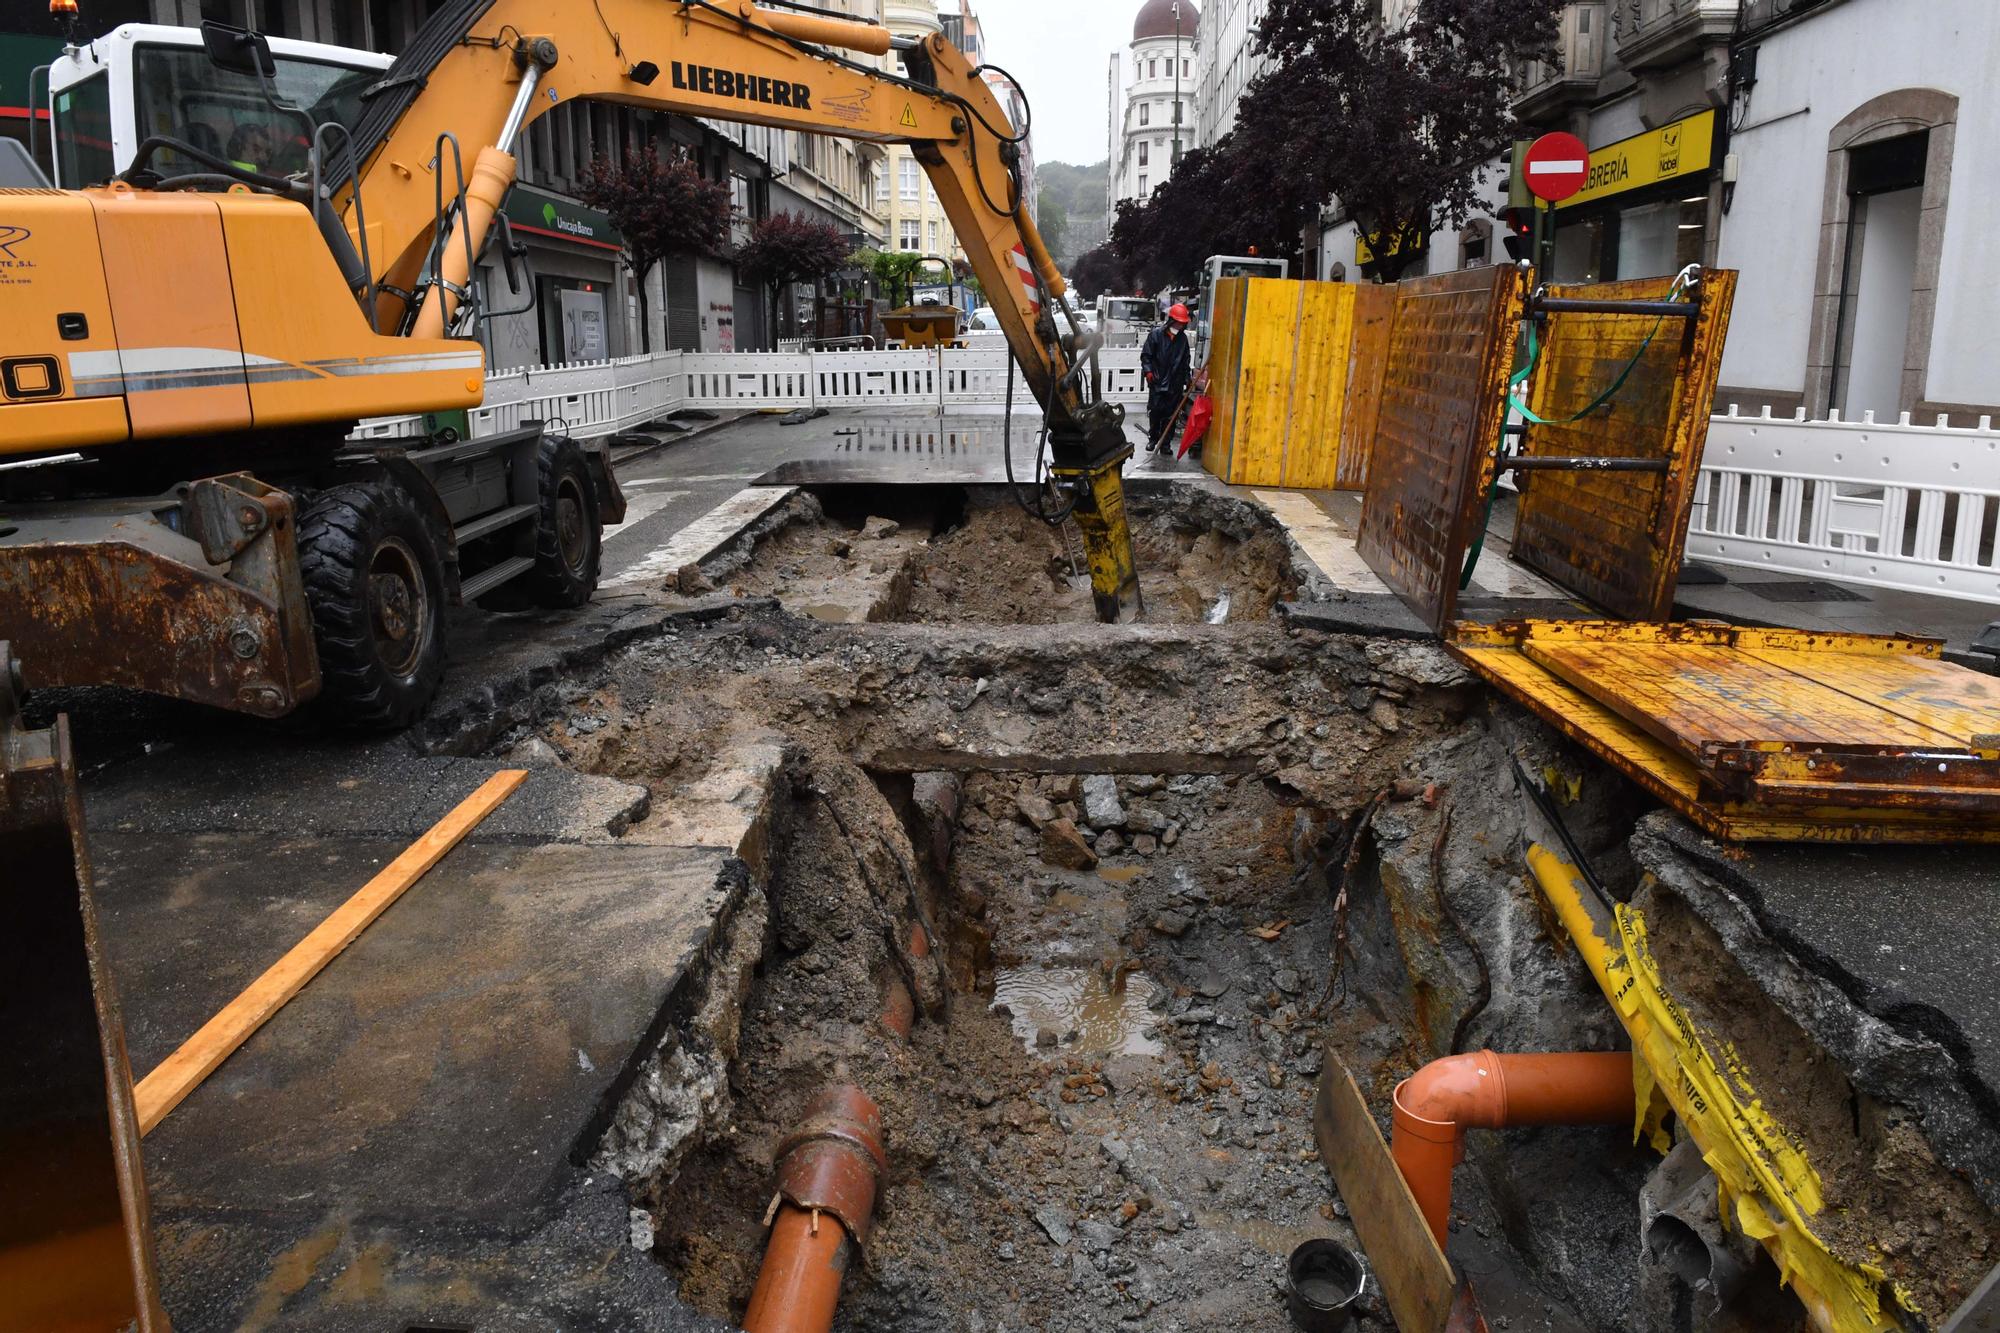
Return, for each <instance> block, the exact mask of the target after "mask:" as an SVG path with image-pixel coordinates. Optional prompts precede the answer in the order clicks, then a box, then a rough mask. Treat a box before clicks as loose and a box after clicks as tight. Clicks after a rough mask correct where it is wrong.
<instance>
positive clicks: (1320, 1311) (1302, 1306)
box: [1285, 1239, 1367, 1333]
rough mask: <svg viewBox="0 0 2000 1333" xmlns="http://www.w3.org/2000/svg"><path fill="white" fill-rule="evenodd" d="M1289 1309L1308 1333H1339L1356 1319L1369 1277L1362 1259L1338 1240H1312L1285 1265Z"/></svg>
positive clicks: (1286, 1299) (1298, 1249) (1295, 1320)
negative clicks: (1362, 1264) (1356, 1310)
mask: <svg viewBox="0 0 2000 1333" xmlns="http://www.w3.org/2000/svg"><path fill="white" fill-rule="evenodd" d="M1285 1274H1286V1276H1287V1277H1288V1278H1289V1279H1290V1280H1289V1281H1288V1282H1287V1283H1286V1284H1285V1307H1286V1309H1288V1310H1290V1311H1291V1315H1292V1322H1293V1323H1294V1324H1296V1325H1298V1326H1299V1327H1300V1328H1301V1329H1304V1330H1305V1333H1336V1331H1337V1330H1339V1329H1343V1328H1346V1327H1347V1325H1348V1323H1349V1321H1350V1320H1352V1319H1353V1318H1354V1304H1355V1302H1356V1301H1358V1300H1360V1299H1361V1288H1362V1286H1363V1284H1364V1283H1365V1282H1366V1281H1367V1275H1366V1273H1365V1271H1364V1270H1363V1269H1362V1267H1361V1260H1359V1259H1358V1258H1356V1257H1355V1255H1354V1252H1353V1251H1352V1250H1349V1249H1348V1248H1347V1247H1346V1246H1345V1245H1342V1244H1341V1243H1340V1242H1338V1241H1332V1240H1323V1239H1316V1240H1309V1241H1307V1242H1306V1243H1305V1244H1303V1245H1301V1246H1299V1247H1298V1248H1297V1249H1296V1250H1293V1251H1292V1257H1291V1260H1290V1261H1289V1262H1288V1263H1287V1264H1286V1265H1285Z"/></svg>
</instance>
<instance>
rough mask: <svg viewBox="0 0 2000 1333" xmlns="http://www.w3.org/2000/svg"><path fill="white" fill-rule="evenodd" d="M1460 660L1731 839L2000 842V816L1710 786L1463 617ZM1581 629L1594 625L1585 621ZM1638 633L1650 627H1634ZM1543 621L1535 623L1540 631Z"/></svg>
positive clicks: (1499, 636)
mask: <svg viewBox="0 0 2000 1333" xmlns="http://www.w3.org/2000/svg"><path fill="white" fill-rule="evenodd" d="M1457 628H1458V633H1459V636H1460V637H1459V639H1458V640H1457V641H1456V642H1453V643H1450V644H1448V645H1447V646H1448V647H1449V648H1450V650H1451V652H1452V653H1453V655H1454V656H1456V657H1457V658H1458V659H1459V660H1460V661H1462V662H1464V663H1465V664H1466V665H1467V666H1469V667H1471V668H1472V669H1473V670H1474V671H1476V672H1478V673H1479V674H1480V675H1481V676H1483V677H1485V678H1486V679H1487V680H1488V681H1490V682H1492V683H1493V684H1494V685H1495V686H1497V687H1498V688H1499V689H1500V690H1501V691H1503V692H1504V693H1506V694H1507V695H1509V696H1510V697H1512V698H1513V699H1514V700H1516V701H1517V702H1519V703H1521V704H1523V705H1525V706H1526V707H1527V708H1528V709H1529V711H1531V712H1533V713H1534V714H1535V715H1536V716H1537V717H1539V718H1541V719H1542V721H1544V722H1546V723H1548V725H1549V726H1551V727H1553V728H1554V729H1555V730H1557V731H1558V732H1560V733H1562V734H1563V735H1565V736H1568V737H1569V738H1570V739H1572V740H1574V741H1576V742H1577V743H1578V744H1580V745H1582V746H1584V747H1585V748H1586V749H1588V750H1590V751H1591V752H1592V753H1594V754H1595V755H1597V757H1598V758H1600V759H1602V760H1604V761H1605V762H1606V763H1607V764H1609V765H1611V766H1612V767H1613V768H1615V769H1617V770H1618V771H1619V772H1620V773H1623V774H1624V775H1625V776H1626V777H1627V778H1630V779H1631V780H1632V781H1633V782H1635V783H1637V784H1638V785H1639V786H1640V787H1641V788H1643V789H1644V790H1646V791H1647V792H1649V793H1651V794H1652V795H1653V796H1654V797H1656V798H1657V799H1659V800H1660V801H1662V802H1663V803H1665V804H1666V805H1668V806H1671V807H1672V808H1673V809H1675V810H1678V811H1680V813H1681V814H1683V815H1685V816H1687V818H1688V819H1689V820H1691V821H1692V822H1693V823H1694V824H1696V825H1697V826H1698V827H1700V828H1702V829H1703V830H1705V831H1707V832H1709V833H1712V834H1714V835H1715V836H1716V837H1718V838H1722V839H1725V840H1727V841H1730V842H1837V843H1855V844H1878V843H1937V842H1966V843H2000V821H1994V820H1991V819H1982V818H1980V817H1978V816H1965V815H1957V814H1951V813H1942V814H1930V813H1927V812H1924V811H1920V810H1911V809H1908V808H1900V809H1885V808H1881V807H1837V806H1805V807H1791V808H1781V807H1771V806H1761V805H1752V804H1747V803H1745V802H1741V801H1736V800H1729V799H1724V798H1720V797H1718V796H1716V795H1715V794H1714V793H1711V792H1708V791H1705V790H1704V789H1703V787H1702V785H1701V775H1700V773H1699V772H1698V771H1697V769H1696V768H1695V766H1694V763H1693V761H1692V760H1690V759H1688V758H1687V757H1685V756H1684V755H1682V754H1681V753H1679V752H1678V750H1677V749H1676V748H1674V747H1672V746H1669V745H1667V744H1664V743H1663V742H1661V741H1659V740H1656V739H1655V738H1654V737H1652V736H1649V735H1647V734H1646V733H1645V732H1644V731H1642V730H1640V729H1639V728H1638V727H1637V726H1635V725H1633V724H1632V723H1630V722H1628V721H1626V720H1625V719H1624V718H1622V717H1620V716H1619V715H1618V714H1616V713H1614V712H1612V711H1611V710H1610V709H1608V708H1606V707H1604V706H1603V705H1602V704H1600V703H1598V702H1597V701H1595V700H1594V699H1592V698H1590V697H1589V696H1588V695H1586V694H1584V693H1582V692H1581V691H1579V690H1577V689H1575V688H1573V687H1572V686H1570V685H1568V684H1566V683H1565V682H1564V681H1562V680H1560V679H1559V678H1557V677H1555V676H1553V675H1550V674H1549V673H1548V672H1547V671H1545V670H1543V669H1542V668H1541V667H1539V666H1537V665H1536V664H1535V663H1534V662H1532V661H1530V660H1529V659H1528V658H1527V657H1525V656H1523V655H1522V654H1521V652H1520V651H1519V649H1518V648H1517V647H1516V646H1514V645H1513V643H1512V642H1510V641H1509V638H1508V635H1507V634H1506V633H1505V632H1504V631H1498V630H1494V629H1491V628H1488V627H1484V626H1478V625H1471V624H1466V623H1463V622H1461V623H1460V625H1459V626H1458V627H1457ZM1584 628H1588V626H1585V627H1584ZM1627 628H1629V629H1630V630H1631V631H1632V632H1633V633H1635V634H1637V633H1641V632H1643V631H1644V629H1645V628H1646V627H1643V626H1630V627H1627ZM1541 629H1542V627H1541V626H1537V627H1536V630H1537V634H1539V633H1540V631H1541Z"/></svg>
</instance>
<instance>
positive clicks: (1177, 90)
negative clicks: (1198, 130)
mask: <svg viewBox="0 0 2000 1333" xmlns="http://www.w3.org/2000/svg"><path fill="white" fill-rule="evenodd" d="M1180 169H1181V0H1174V158H1173V161H1172V162H1170V163H1169V164H1168V165H1167V174H1168V175H1169V176H1171V175H1173V174H1174V173H1175V172H1176V171H1179V170H1180Z"/></svg>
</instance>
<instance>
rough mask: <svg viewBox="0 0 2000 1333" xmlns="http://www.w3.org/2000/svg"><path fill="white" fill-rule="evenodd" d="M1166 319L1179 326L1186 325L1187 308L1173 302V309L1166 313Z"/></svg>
mask: <svg viewBox="0 0 2000 1333" xmlns="http://www.w3.org/2000/svg"><path fill="white" fill-rule="evenodd" d="M1167 318H1168V319H1171V320H1174V321H1176V322H1178V323H1181V324H1185V323H1187V322H1188V312H1187V307H1186V306H1184V305H1182V304H1181V303H1180V302H1178V301H1176V302H1174V308H1173V309H1172V310H1169V311H1168V312H1167Z"/></svg>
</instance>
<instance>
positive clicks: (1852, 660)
mask: <svg viewBox="0 0 2000 1333" xmlns="http://www.w3.org/2000/svg"><path fill="white" fill-rule="evenodd" d="M1739 651H1741V652H1742V653H1743V654H1744V655H1745V656H1748V657H1754V658H1756V659H1757V660H1759V661H1762V662H1766V663H1769V664H1770V665H1772V666H1775V667H1779V668H1782V669H1784V670H1786V671H1791V672H1793V673H1795V674H1797V675H1802V676H1810V677H1812V678H1813V679H1816V680H1819V681H1821V682H1823V683H1824V684H1825V685H1827V686H1828V687H1829V688H1831V689H1836V690H1839V691H1840V692H1841V693H1843V694H1847V695H1851V696H1853V697H1855V698H1857V699H1862V700H1865V701H1867V702H1869V703H1872V704H1873V705H1874V706H1875V707H1877V708H1880V709H1882V710H1883V711H1885V712H1889V713H1894V714H1895V715H1896V716H1898V717H1901V718H1905V719H1907V720H1909V721H1911V722H1914V723H1916V724H1917V725H1918V726H1924V727H1931V728H1934V729H1936V730H1937V731H1939V732H1942V733H1944V734H1945V735H1948V736H1950V737H1952V739H1953V740H1955V741H1957V742H1958V744H1960V745H1964V746H1972V747H1973V748H1988V747H1991V746H1994V745H1996V744H2000V742H1996V741H1992V740H1989V741H1987V742H1986V743H1985V745H1983V746H1980V745H1975V741H1974V738H1975V737H2000V679H1995V678H1994V677H1992V676H1989V675H1987V674H1985V673H1984V672H1981V671H1974V670H1972V669H1971V668H1969V667H1962V666H1959V665H1957V664H1956V663H1953V662H1940V661H1938V660H1936V659H1935V658H1930V657H1918V656H1915V655H1914V654H1897V655H1893V656H1890V655H1882V654H1876V655H1863V654H1859V653H1852V654H1843V655H1842V656H1841V657H1840V658H1839V661H1838V666H1837V668H1835V669H1834V670H1831V671H1829V670H1828V667H1827V663H1828V661H1829V655H1828V654H1827V653H1826V652H1823V651H1822V652H1814V651H1810V650H1802V649H1783V648H1770V649H1761V650H1760V649H1751V648H1743V649H1739Z"/></svg>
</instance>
